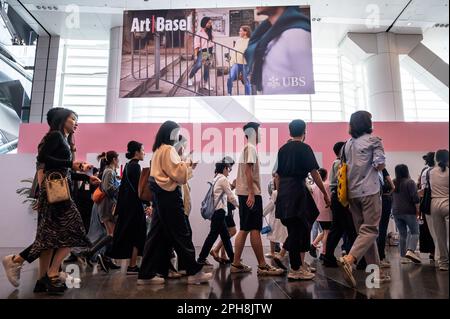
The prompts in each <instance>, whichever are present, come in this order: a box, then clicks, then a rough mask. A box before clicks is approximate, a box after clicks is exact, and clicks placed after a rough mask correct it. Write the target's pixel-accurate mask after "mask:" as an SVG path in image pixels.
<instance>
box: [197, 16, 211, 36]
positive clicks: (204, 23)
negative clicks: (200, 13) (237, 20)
mask: <svg viewBox="0 0 450 319" xmlns="http://www.w3.org/2000/svg"><path fill="white" fill-rule="evenodd" d="M209 21H211V18H210V17H203V18H202V20H201V21H200V27H202V28H203V29H204V30H205V32H206V34H207V35H208V39H209V40H212V39H213V35H212V27H211V28H206V25H207V24H208V22H209Z"/></svg>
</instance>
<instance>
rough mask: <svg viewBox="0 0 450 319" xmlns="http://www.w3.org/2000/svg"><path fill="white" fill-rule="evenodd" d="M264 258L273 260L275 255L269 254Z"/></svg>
mask: <svg viewBox="0 0 450 319" xmlns="http://www.w3.org/2000/svg"><path fill="white" fill-rule="evenodd" d="M264 257H266V258H269V259H272V258H273V257H275V255H274V254H272V253H267V254H265V255H264Z"/></svg>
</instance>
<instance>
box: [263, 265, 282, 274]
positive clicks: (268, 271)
mask: <svg viewBox="0 0 450 319" xmlns="http://www.w3.org/2000/svg"><path fill="white" fill-rule="evenodd" d="M257 273H258V276H281V275H282V274H284V270H283V269H280V268H276V267H273V266H271V265H269V264H265V265H264V266H262V267H261V266H258V271H257Z"/></svg>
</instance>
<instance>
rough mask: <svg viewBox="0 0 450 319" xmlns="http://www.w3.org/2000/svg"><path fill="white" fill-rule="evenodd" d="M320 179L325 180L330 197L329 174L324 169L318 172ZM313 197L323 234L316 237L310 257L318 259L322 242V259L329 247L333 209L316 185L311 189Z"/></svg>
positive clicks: (324, 183)
mask: <svg viewBox="0 0 450 319" xmlns="http://www.w3.org/2000/svg"><path fill="white" fill-rule="evenodd" d="M318 172H319V174H320V177H321V178H322V180H323V186H325V189H326V190H327V192H328V196H331V195H330V184H329V183H328V182H327V177H328V172H327V170H326V169H324V168H320V169H319V170H318ZM311 192H312V197H313V198H314V201H315V202H316V206H317V209H318V210H319V212H320V215H319V217H317V222H318V223H319V224H320V227H321V228H322V232H321V233H320V234H319V235H318V236H317V237H316V239H315V240H314V242H313V243H312V245H311V249H310V255H311V256H313V257H316V256H317V254H316V249H317V246H318V245H319V243H320V242H322V253H321V254H320V259H322V258H323V256H325V253H326V250H325V249H326V247H327V238H328V233H329V232H330V228H331V221H332V216H331V208H330V207H329V206H327V204H326V203H325V201H324V199H323V196H322V193H321V192H320V190H319V188H318V187H317V185H316V184H314V185H312V187H311Z"/></svg>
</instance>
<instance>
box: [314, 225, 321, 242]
mask: <svg viewBox="0 0 450 319" xmlns="http://www.w3.org/2000/svg"><path fill="white" fill-rule="evenodd" d="M319 232H322V228H321V227H320V224H319V222H318V221H315V222H314V224H313V226H312V229H311V237H312V238H311V242H313V241H314V240H315V239H316V238H317V235H319Z"/></svg>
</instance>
